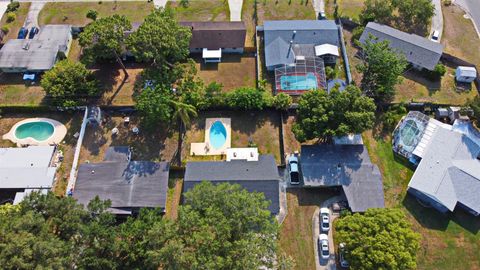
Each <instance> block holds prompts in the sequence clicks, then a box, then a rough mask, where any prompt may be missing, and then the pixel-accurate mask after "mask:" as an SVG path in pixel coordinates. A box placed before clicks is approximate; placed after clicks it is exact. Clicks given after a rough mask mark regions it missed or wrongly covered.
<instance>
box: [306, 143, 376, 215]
mask: <svg viewBox="0 0 480 270" xmlns="http://www.w3.org/2000/svg"><path fill="white" fill-rule="evenodd" d="M300 166H301V171H302V174H303V181H304V185H305V186H310V187H333V186H342V187H343V190H344V192H345V195H346V197H347V200H348V204H349V206H350V208H351V209H352V211H354V212H364V211H366V210H367V209H368V208H383V207H385V202H384V196H383V184H382V177H381V174H380V171H379V170H378V167H377V166H376V165H374V164H372V163H371V161H370V157H369V156H368V151H367V149H366V147H365V146H363V145H326V144H322V145H304V146H302V149H301V160H300Z"/></svg>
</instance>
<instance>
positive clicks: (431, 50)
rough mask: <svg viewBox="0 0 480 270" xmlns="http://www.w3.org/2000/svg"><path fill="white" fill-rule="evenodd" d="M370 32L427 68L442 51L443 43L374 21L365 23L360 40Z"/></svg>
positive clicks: (408, 59) (430, 67)
mask: <svg viewBox="0 0 480 270" xmlns="http://www.w3.org/2000/svg"><path fill="white" fill-rule="evenodd" d="M370 34H372V35H373V36H375V37H377V38H378V40H379V41H383V40H388V41H390V47H392V48H393V49H395V50H397V51H398V52H400V53H402V54H403V55H405V57H406V59H407V61H408V62H410V63H412V64H414V65H417V66H420V67H423V68H426V69H428V70H433V69H434V68H435V65H436V64H437V63H438V61H439V60H440V57H441V56H442V53H443V45H442V44H440V43H438V42H433V41H431V40H428V39H426V38H424V37H421V36H418V35H415V34H409V33H405V32H402V31H399V30H397V29H395V28H392V27H390V26H386V25H382V24H378V23H375V22H369V23H368V24H367V26H366V27H365V30H364V31H363V33H362V36H361V37H360V42H361V43H365V41H366V40H367V39H368V37H369V35H370Z"/></svg>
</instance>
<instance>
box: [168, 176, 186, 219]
mask: <svg viewBox="0 0 480 270" xmlns="http://www.w3.org/2000/svg"><path fill="white" fill-rule="evenodd" d="M182 188H183V179H182V176H181V175H180V174H179V173H178V172H177V171H174V170H170V174H169V179H168V192H167V203H166V205H165V216H166V217H167V218H169V219H172V220H174V219H177V216H178V207H179V206H180V199H181V196H182Z"/></svg>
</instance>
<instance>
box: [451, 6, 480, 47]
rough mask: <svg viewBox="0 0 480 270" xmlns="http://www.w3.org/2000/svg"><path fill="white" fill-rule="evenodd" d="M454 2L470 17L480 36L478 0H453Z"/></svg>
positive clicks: (479, 7)
mask: <svg viewBox="0 0 480 270" xmlns="http://www.w3.org/2000/svg"><path fill="white" fill-rule="evenodd" d="M454 4H455V5H457V6H459V7H460V8H462V9H463V10H464V11H465V12H466V13H467V14H468V15H469V16H470V18H471V19H472V21H473V26H474V27H475V30H476V31H477V35H478V37H479V38H480V1H479V0H455V1H454Z"/></svg>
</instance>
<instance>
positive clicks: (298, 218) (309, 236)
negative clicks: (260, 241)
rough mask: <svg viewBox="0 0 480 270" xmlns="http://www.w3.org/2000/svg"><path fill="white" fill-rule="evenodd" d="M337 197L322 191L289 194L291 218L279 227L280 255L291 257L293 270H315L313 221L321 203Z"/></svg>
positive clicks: (289, 215) (293, 190)
mask: <svg viewBox="0 0 480 270" xmlns="http://www.w3.org/2000/svg"><path fill="white" fill-rule="evenodd" d="M335 195H336V193H335V192H333V191H329V190H323V189H322V190H320V189H303V188H302V189H300V188H292V189H288V190H287V204H288V215H287V217H286V218H285V220H284V222H283V223H282V225H281V227H280V241H279V245H280V252H281V253H284V254H286V255H288V256H291V257H292V259H293V260H294V261H295V268H294V269H301V270H309V269H315V257H314V249H313V244H314V243H313V224H312V217H313V213H314V212H315V209H316V208H317V207H319V206H320V205H321V204H322V202H323V201H324V200H326V199H328V198H330V197H332V196H335Z"/></svg>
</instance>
